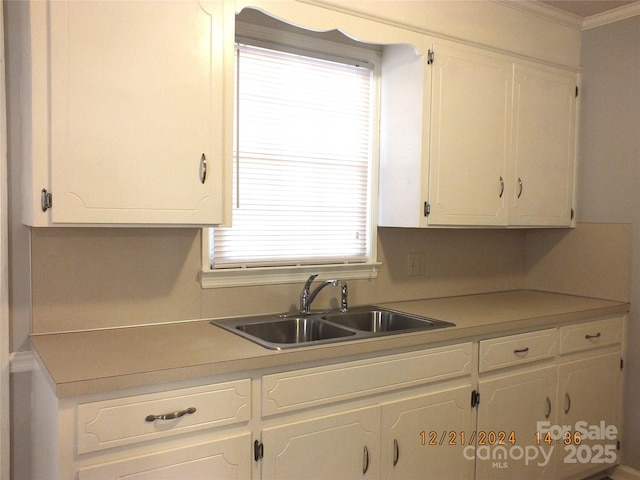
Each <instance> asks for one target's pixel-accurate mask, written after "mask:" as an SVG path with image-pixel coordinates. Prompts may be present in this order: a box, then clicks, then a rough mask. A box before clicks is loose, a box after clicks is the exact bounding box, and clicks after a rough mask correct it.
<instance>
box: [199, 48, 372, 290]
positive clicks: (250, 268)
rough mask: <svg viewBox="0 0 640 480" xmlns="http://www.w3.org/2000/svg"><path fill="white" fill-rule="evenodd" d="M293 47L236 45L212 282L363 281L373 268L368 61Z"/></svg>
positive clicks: (213, 234) (212, 247) (212, 237)
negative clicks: (228, 209)
mask: <svg viewBox="0 0 640 480" xmlns="http://www.w3.org/2000/svg"><path fill="white" fill-rule="evenodd" d="M298 45H299V43H296V47H295V48H291V47H287V46H285V45H277V46H274V45H273V44H268V43H265V42H263V41H259V42H256V41H252V42H245V41H238V43H237V45H236V76H237V78H236V80H237V86H236V122H235V123H236V138H235V152H234V153H235V161H234V182H233V183H234V191H233V199H234V205H233V220H232V227H229V228H214V229H211V233H210V242H209V248H210V251H209V258H210V262H211V269H212V272H215V273H217V274H219V275H220V276H223V277H224V276H226V275H233V276H234V278H237V274H238V273H241V274H243V275H252V274H255V273H256V272H257V271H258V270H262V271H264V269H270V270H271V271H272V272H273V271H274V270H276V271H277V269H280V271H282V269H285V270H286V271H289V272H290V271H291V269H298V270H300V271H301V274H302V275H303V276H305V275H307V274H308V273H307V271H308V268H312V269H314V271H316V270H317V269H318V268H319V267H320V266H331V268H335V267H336V265H348V266H350V267H347V268H352V269H353V268H354V266H356V269H358V267H357V265H360V270H361V271H368V272H370V271H371V265H372V263H373V261H374V260H375V259H374V258H373V256H374V254H375V248H374V247H375V243H374V242H375V224H374V222H373V220H372V219H373V218H374V217H373V215H374V213H375V212H374V211H373V209H372V205H373V204H374V202H373V199H372V185H373V179H374V178H375V164H376V163H377V156H376V148H375V145H376V143H377V132H376V128H375V126H376V122H375V119H376V118H377V108H376V106H377V101H376V97H377V86H376V82H375V78H376V75H375V63H374V62H372V61H371V59H372V58H373V59H375V58H376V57H375V56H372V55H371V53H370V52H367V54H368V55H367V56H368V58H365V59H358V60H354V59H351V58H347V57H345V56H343V55H341V54H339V55H337V54H335V53H333V52H329V53H327V52H326V51H323V52H322V53H321V54H319V53H317V49H316V50H315V51H308V50H303V49H301V48H300V47H299V46H298ZM374 160H375V162H374ZM362 266H365V270H362ZM305 267H307V268H305ZM323 268H327V267H323ZM367 268H368V270H366V269H367ZM368 275H370V273H369V274H368ZM343 277H344V275H343ZM250 283H254V282H250ZM258 283H270V282H258Z"/></svg>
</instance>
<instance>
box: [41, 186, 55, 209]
mask: <svg viewBox="0 0 640 480" xmlns="http://www.w3.org/2000/svg"><path fill="white" fill-rule="evenodd" d="M52 204H53V197H52V196H51V194H50V193H49V192H47V189H46V188H43V189H42V192H40V205H41V206H42V211H43V212H46V211H47V210H49V209H50V208H51V206H52Z"/></svg>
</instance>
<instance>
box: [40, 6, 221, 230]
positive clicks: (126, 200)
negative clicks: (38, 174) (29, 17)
mask: <svg viewBox="0 0 640 480" xmlns="http://www.w3.org/2000/svg"><path fill="white" fill-rule="evenodd" d="M224 3H225V2H207V1H195V0H193V1H192V0H190V1H163V2H157V1H146V0H142V1H135V2H112V1H95V2H76V1H70V2H58V1H55V2H51V4H50V69H51V77H50V81H51V84H50V95H51V103H50V105H51V107H50V108H51V112H50V118H51V132H50V135H51V150H50V155H51V158H50V168H51V188H50V191H51V193H52V195H53V206H52V209H51V218H52V221H53V222H54V223H95V224H105V223H115V224H118V223H119V224H131V223H134V224H136V223H140V224H215V223H219V222H220V221H221V220H222V210H223V209H222V202H223V185H224V182H223V179H222V175H223V173H224V172H223V163H224V162H225V156H226V148H227V147H226V146H225V142H227V141H228V140H227V139H225V138H224V137H225V134H226V136H228V135H229V134H230V133H231V132H225V131H223V127H224V118H223V112H224V104H225V102H226V101H227V100H225V98H224V97H225V94H226V92H225V90H224V88H225V83H224V78H223V77H224V71H225V68H226V65H225V63H228V62H229V60H228V58H225V56H226V57H228V55H229V54H228V52H226V49H230V50H231V55H232V51H233V48H232V43H231V44H229V42H228V41H227V40H226V39H225V34H228V33H229V32H227V30H228V28H227V27H226V26H225V25H224V21H225V18H224V12H223V9H224ZM225 42H226V43H225ZM229 58H232V57H229ZM226 88H228V86H227V87H226ZM205 170H206V173H205Z"/></svg>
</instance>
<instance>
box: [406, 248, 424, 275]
mask: <svg viewBox="0 0 640 480" xmlns="http://www.w3.org/2000/svg"><path fill="white" fill-rule="evenodd" d="M424 273H425V272H424V253H410V254H408V255H407V275H408V276H410V277H417V276H420V275H424Z"/></svg>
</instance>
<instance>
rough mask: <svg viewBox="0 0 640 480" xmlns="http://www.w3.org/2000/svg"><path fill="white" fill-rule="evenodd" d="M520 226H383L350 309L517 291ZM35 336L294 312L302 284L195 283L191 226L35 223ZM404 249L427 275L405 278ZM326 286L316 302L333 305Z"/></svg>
mask: <svg viewBox="0 0 640 480" xmlns="http://www.w3.org/2000/svg"><path fill="white" fill-rule="evenodd" d="M525 235H526V232H525V231H519V230H418V229H393V228H381V229H379V240H378V258H379V260H380V261H381V262H382V266H381V268H380V272H379V275H378V278H377V279H374V280H369V281H367V280H357V281H350V282H349V297H350V303H351V304H352V305H357V304H365V303H375V302H388V301H400V300H409V299H416V298H428V297H440V296H449V295H459V294H468V293H479V292H486V291H496V290H509V289H517V288H523V287H524V285H525V259H524V251H525V249H524V246H525ZM31 242H32V260H31V261H32V269H31V270H32V296H33V317H32V329H33V332H38V333H41V332H57V331H66V330H77V329H86V328H104V327H113V326H124V325H135V324H140V323H155V322H171V321H176V320H190V319H195V318H208V317H220V316H228V315H244V314H254V313H261V312H277V311H284V310H289V309H290V308H295V305H296V304H297V301H298V295H299V292H300V288H301V286H302V285H298V284H284V285H273V286H264V287H236V288H218V289H201V287H200V282H199V279H198V275H199V269H200V255H201V253H200V252H201V248H200V242H201V236H200V230H197V229H186V230H183V229H92V228H89V229H87V228H52V229H33V230H32V232H31ZM409 253H422V254H424V258H425V274H424V275H420V276H411V277H410V276H408V275H407V259H406V256H407V254H409ZM331 302H335V292H333V291H332V289H326V290H325V291H323V292H322V293H321V295H320V296H319V297H318V300H317V305H318V306H321V305H323V303H324V304H325V305H331Z"/></svg>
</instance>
